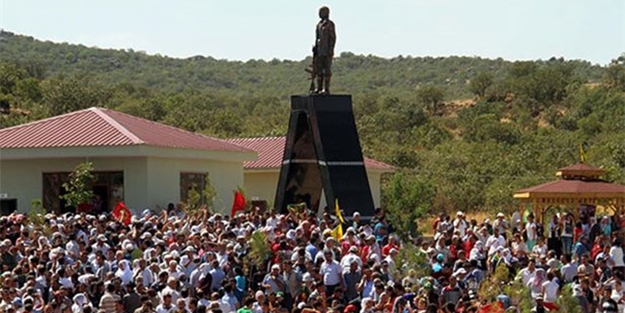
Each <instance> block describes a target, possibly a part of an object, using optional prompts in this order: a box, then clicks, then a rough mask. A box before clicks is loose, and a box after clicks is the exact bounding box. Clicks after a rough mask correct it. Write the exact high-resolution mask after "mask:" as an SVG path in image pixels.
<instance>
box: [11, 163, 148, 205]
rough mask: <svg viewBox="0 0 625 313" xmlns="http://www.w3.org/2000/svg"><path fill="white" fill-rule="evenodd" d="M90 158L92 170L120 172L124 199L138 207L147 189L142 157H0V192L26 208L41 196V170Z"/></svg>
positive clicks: (61, 169)
mask: <svg viewBox="0 0 625 313" xmlns="http://www.w3.org/2000/svg"><path fill="white" fill-rule="evenodd" d="M85 161H90V162H92V163H93V166H94V170H95V171H123V172H124V200H125V202H126V205H128V207H130V208H135V207H141V206H142V205H143V203H145V201H146V199H147V196H148V193H147V190H148V189H147V180H146V177H147V166H146V159H145V158H138V157H137V158H89V159H86V158H69V159H30V160H2V161H0V193H6V194H8V197H9V198H15V199H17V205H18V210H19V211H20V212H26V211H28V210H29V209H30V208H31V202H32V200H33V199H42V198H43V173H46V172H70V171H72V169H73V168H74V167H75V166H76V165H78V164H79V163H82V162H85Z"/></svg>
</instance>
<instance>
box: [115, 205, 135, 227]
mask: <svg viewBox="0 0 625 313" xmlns="http://www.w3.org/2000/svg"><path fill="white" fill-rule="evenodd" d="M113 217H114V218H115V219H116V220H118V221H120V222H122V223H123V224H124V225H130V220H131V218H132V213H130V210H128V208H127V207H126V205H125V204H124V203H123V202H121V201H120V202H118V203H117V205H116V206H115V209H113Z"/></svg>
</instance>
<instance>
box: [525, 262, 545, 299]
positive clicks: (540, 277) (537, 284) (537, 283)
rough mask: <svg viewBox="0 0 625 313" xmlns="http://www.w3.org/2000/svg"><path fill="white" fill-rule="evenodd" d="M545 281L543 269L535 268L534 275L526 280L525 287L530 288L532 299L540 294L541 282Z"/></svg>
mask: <svg viewBox="0 0 625 313" xmlns="http://www.w3.org/2000/svg"><path fill="white" fill-rule="evenodd" d="M544 282H545V270H544V269H542V268H537V269H536V275H535V276H534V277H532V278H530V280H529V281H528V282H527V287H529V288H530V292H531V295H532V299H536V298H537V297H538V296H542V293H543V288H542V287H543V283H544Z"/></svg>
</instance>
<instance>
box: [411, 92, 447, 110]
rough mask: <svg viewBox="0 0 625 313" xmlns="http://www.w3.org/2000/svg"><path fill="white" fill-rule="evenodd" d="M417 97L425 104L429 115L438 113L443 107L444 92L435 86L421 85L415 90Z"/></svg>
mask: <svg viewBox="0 0 625 313" xmlns="http://www.w3.org/2000/svg"><path fill="white" fill-rule="evenodd" d="M417 99H418V100H419V102H421V103H422V104H423V105H425V107H426V108H427V110H428V112H430V114H431V115H438V114H440V111H441V109H442V108H443V100H444V99H445V93H444V92H443V89H441V88H440V87H437V86H426V87H421V88H419V89H418V90H417Z"/></svg>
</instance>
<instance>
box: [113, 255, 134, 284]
mask: <svg viewBox="0 0 625 313" xmlns="http://www.w3.org/2000/svg"><path fill="white" fill-rule="evenodd" d="M132 276H133V275H132V269H131V268H130V262H128V260H121V261H119V266H118V267H117V271H116V272H115V277H118V278H120V279H121V280H122V285H123V286H125V285H127V284H128V283H129V282H131V281H132Z"/></svg>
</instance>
